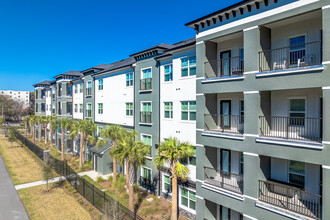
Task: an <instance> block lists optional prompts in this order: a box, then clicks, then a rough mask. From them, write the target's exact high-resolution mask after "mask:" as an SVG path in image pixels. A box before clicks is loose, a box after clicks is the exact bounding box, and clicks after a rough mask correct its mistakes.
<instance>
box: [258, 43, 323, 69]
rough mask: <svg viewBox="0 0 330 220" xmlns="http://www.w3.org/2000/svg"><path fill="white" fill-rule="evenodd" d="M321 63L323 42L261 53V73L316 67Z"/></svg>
mask: <svg viewBox="0 0 330 220" xmlns="http://www.w3.org/2000/svg"><path fill="white" fill-rule="evenodd" d="M321 63H322V45H321V41H317V42H312V43H305V44H299V45H294V46H289V47H282V48H277V49H272V50H265V51H261V52H259V71H260V72H267V71H274V70H283V69H291V68H301V67H308V66H315V65H320V64H321Z"/></svg>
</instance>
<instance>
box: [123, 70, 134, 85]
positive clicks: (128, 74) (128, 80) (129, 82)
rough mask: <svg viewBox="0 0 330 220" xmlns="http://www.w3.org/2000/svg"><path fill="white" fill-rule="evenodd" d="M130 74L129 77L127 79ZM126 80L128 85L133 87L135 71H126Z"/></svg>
mask: <svg viewBox="0 0 330 220" xmlns="http://www.w3.org/2000/svg"><path fill="white" fill-rule="evenodd" d="M130 75H132V78H130ZM127 76H128V79H127ZM125 77H126V78H125V81H126V87H132V86H134V73H133V72H130V73H126V74H125Z"/></svg>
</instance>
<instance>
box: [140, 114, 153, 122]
mask: <svg viewBox="0 0 330 220" xmlns="http://www.w3.org/2000/svg"><path fill="white" fill-rule="evenodd" d="M151 116H152V112H141V113H140V123H146V124H151V123H152V117H151Z"/></svg>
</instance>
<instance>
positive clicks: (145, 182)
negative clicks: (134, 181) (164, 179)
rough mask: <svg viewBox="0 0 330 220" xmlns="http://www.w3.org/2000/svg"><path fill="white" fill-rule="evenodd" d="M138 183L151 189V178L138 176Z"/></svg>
mask: <svg viewBox="0 0 330 220" xmlns="http://www.w3.org/2000/svg"><path fill="white" fill-rule="evenodd" d="M139 184H140V186H141V187H143V188H145V189H147V190H150V191H151V189H152V184H151V178H146V177H143V176H140V180H139Z"/></svg>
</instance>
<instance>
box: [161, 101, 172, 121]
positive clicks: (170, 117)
mask: <svg viewBox="0 0 330 220" xmlns="http://www.w3.org/2000/svg"><path fill="white" fill-rule="evenodd" d="M167 103H168V104H170V105H169V110H166V108H165V105H166V104H167ZM163 106H164V112H163V113H164V119H173V102H172V101H169V102H163ZM167 111H168V112H169V117H166V112H167Z"/></svg>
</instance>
